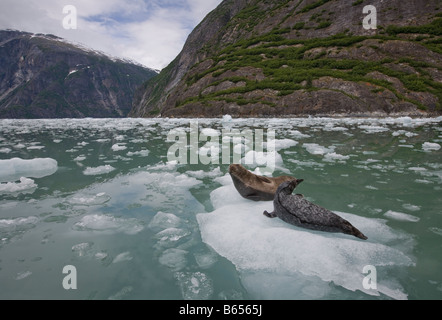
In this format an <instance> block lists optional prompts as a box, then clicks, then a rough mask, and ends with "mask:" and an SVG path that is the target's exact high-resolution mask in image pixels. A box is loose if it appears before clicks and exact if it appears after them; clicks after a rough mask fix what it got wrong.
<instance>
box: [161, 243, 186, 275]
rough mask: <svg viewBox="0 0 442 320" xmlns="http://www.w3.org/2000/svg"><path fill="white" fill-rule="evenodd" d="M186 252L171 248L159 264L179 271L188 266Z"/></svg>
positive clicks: (164, 253) (162, 255) (162, 256)
mask: <svg viewBox="0 0 442 320" xmlns="http://www.w3.org/2000/svg"><path fill="white" fill-rule="evenodd" d="M188 253H189V252H188V251H186V250H181V249H176V248H170V249H166V250H165V251H164V252H163V253H162V254H161V256H160V258H159V262H160V263H161V264H162V265H164V266H166V267H168V268H170V269H171V270H173V271H179V270H181V269H183V268H184V267H185V266H186V265H187V254H188Z"/></svg>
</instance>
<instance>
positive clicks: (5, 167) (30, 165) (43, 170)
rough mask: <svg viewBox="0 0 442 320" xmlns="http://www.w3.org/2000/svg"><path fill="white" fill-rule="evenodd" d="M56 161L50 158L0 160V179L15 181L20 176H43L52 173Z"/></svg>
mask: <svg viewBox="0 0 442 320" xmlns="http://www.w3.org/2000/svg"><path fill="white" fill-rule="evenodd" d="M57 169H58V163H57V161H56V160H54V159H51V158H35V159H29V160H23V159H20V158H12V159H8V160H0V181H3V182H6V181H17V180H18V179H20V178H21V177H27V178H43V177H46V176H50V175H52V174H54V173H55V172H56V171H57Z"/></svg>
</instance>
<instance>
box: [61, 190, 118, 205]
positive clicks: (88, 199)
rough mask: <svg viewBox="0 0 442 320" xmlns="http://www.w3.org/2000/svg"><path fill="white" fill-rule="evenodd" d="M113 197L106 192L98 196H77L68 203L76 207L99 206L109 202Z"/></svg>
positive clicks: (69, 199)
mask: <svg viewBox="0 0 442 320" xmlns="http://www.w3.org/2000/svg"><path fill="white" fill-rule="evenodd" d="M110 199H111V196H109V195H108V194H106V193H105V192H100V193H97V194H77V195H74V196H72V197H70V198H68V200H67V202H68V203H69V204H72V205H76V206H97V205H102V204H104V203H106V202H108V201H109V200H110Z"/></svg>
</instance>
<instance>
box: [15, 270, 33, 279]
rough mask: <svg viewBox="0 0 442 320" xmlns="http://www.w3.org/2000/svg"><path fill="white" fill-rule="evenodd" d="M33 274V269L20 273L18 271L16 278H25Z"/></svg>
mask: <svg viewBox="0 0 442 320" xmlns="http://www.w3.org/2000/svg"><path fill="white" fill-rule="evenodd" d="M31 274H32V272H31V271H24V272H19V273H17V276H16V277H15V280H23V279H24V278H27V277H29V276H30V275H31Z"/></svg>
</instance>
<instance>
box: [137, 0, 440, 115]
mask: <svg viewBox="0 0 442 320" xmlns="http://www.w3.org/2000/svg"><path fill="white" fill-rule="evenodd" d="M366 5H372V6H374V8H375V9H376V18H377V25H376V27H377V28H376V29H369V30H366V29H365V28H364V27H363V20H364V19H366V17H368V16H369V14H374V12H373V11H370V12H366V13H364V12H363V8H364V7H365V6H366ZM367 22H369V24H371V25H372V24H373V23H374V21H373V20H369V21H367ZM441 35H442V3H440V1H439V0H426V1H417V0H389V1H383V0H279V1H276V0H225V1H223V2H222V3H221V4H220V5H219V6H218V7H217V8H216V9H215V10H214V11H212V12H211V13H210V14H209V15H208V16H207V17H206V18H205V19H204V20H203V21H202V22H201V23H200V25H198V26H197V27H196V28H195V30H194V31H193V32H192V33H191V35H190V36H189V38H188V40H187V42H186V44H185V46H184V48H183V50H182V52H181V53H180V54H179V55H178V57H177V58H176V59H175V60H174V61H173V62H172V63H171V64H170V65H169V66H168V67H167V68H165V69H164V70H163V71H162V72H161V73H160V74H159V75H158V76H156V77H154V78H152V79H150V80H149V81H147V82H146V83H145V84H144V85H143V86H142V87H141V88H140V89H139V90H138V91H137V93H136V95H135V99H134V105H133V109H132V111H131V113H130V116H141V117H154V116H164V117H167V116H170V117H212V116H214V117H217V116H220V115H223V114H231V115H233V116H242V117H246V116H290V115H333V114H346V115H348V114H353V115H364V114H381V115H383V114H431V113H440V112H441V111H442V47H441V43H442V38H441Z"/></svg>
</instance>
